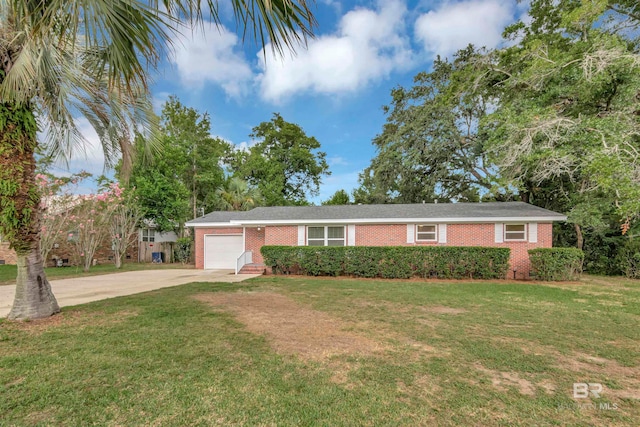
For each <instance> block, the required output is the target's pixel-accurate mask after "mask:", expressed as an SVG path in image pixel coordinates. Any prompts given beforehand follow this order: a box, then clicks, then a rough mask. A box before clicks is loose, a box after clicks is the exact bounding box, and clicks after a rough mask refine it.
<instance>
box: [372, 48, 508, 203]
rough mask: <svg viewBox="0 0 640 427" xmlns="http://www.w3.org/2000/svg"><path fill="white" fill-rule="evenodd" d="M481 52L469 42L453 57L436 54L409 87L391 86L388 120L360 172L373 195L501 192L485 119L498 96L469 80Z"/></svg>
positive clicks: (460, 196) (414, 198) (405, 198)
mask: <svg viewBox="0 0 640 427" xmlns="http://www.w3.org/2000/svg"><path fill="white" fill-rule="evenodd" d="M483 54H484V52H483V51H477V50H476V49H474V48H473V47H472V46H469V47H468V48H466V49H463V50H461V51H459V52H458V53H457V54H456V56H455V59H454V61H453V62H449V61H447V60H446V59H441V58H440V57H438V58H437V59H436V60H435V61H434V63H433V67H432V70H431V71H430V72H422V73H419V74H418V75H417V76H416V77H415V78H414V86H413V87H411V88H403V87H398V88H395V89H393V90H392V91H391V97H392V101H391V105H390V106H386V107H385V108H384V111H385V112H386V113H387V122H386V123H385V125H384V128H383V131H382V133H381V134H380V135H378V136H377V137H376V138H375V139H374V140H373V144H374V145H375V147H376V150H377V155H376V156H375V158H374V159H373V160H372V162H371V165H370V166H369V167H368V168H367V169H365V171H364V172H363V174H362V175H361V183H362V186H363V187H364V189H365V192H366V193H369V194H370V196H371V197H372V198H373V199H376V198H377V199H381V198H382V199H384V198H386V199H388V200H393V201H395V202H399V203H416V202H421V201H428V202H431V201H434V200H439V201H456V200H457V201H478V200H479V198H480V195H481V194H487V193H490V194H494V193H495V194H496V195H502V194H504V189H500V188H499V186H498V182H497V171H496V168H495V166H494V165H493V164H492V162H491V160H490V158H489V156H488V153H487V151H486V148H485V146H486V143H487V138H488V135H487V132H486V130H485V129H484V126H483V122H482V119H484V118H485V117H486V115H487V112H488V110H489V109H490V107H491V106H492V104H493V103H495V96H496V95H495V93H494V91H493V90H491V88H490V86H489V85H487V86H486V87H483V88H479V87H475V88H471V87H469V85H468V84H467V82H468V79H469V78H472V77H473V74H474V73H476V72H477V65H476V64H477V62H478V58H480V57H482V55H483ZM500 190H502V192H500ZM361 196H362V194H361Z"/></svg>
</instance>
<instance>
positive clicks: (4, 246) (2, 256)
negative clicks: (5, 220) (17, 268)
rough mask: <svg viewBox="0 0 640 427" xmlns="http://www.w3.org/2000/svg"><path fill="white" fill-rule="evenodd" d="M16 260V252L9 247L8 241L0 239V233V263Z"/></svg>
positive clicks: (0, 237)
mask: <svg viewBox="0 0 640 427" xmlns="http://www.w3.org/2000/svg"><path fill="white" fill-rule="evenodd" d="M16 261H17V257H16V253H15V251H14V250H13V249H9V242H7V241H6V240H3V239H2V234H0V265H2V264H15V263H16Z"/></svg>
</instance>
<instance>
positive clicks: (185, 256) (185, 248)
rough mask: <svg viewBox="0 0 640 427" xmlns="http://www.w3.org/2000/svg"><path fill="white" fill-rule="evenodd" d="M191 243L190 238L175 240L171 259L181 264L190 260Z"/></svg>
mask: <svg viewBox="0 0 640 427" xmlns="http://www.w3.org/2000/svg"><path fill="white" fill-rule="evenodd" d="M192 245H193V241H192V240H191V237H180V238H179V239H178V240H176V244H175V249H174V251H173V257H174V258H175V260H176V261H178V262H181V263H183V264H185V263H187V262H189V260H190V259H191V252H192V251H191V248H192Z"/></svg>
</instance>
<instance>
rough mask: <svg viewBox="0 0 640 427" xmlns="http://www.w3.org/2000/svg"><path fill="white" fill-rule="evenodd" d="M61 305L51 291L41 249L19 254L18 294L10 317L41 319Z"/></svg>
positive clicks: (57, 309)
mask: <svg viewBox="0 0 640 427" xmlns="http://www.w3.org/2000/svg"><path fill="white" fill-rule="evenodd" d="M59 311H60V307H59V306H58V302H57V301H56V297H55V296H54V295H53V292H51V285H50V284H49V281H48V280H47V276H46V275H45V273H44V265H43V262H42V257H41V256H40V250H38V249H37V248H36V249H33V250H31V251H30V253H28V254H26V255H25V254H18V277H17V279H16V296H15V299H14V300H13V307H12V308H11V312H10V313H9V319H40V318H43V317H49V316H51V315H52V314H55V313H58V312H59Z"/></svg>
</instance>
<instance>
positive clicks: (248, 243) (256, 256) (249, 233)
mask: <svg viewBox="0 0 640 427" xmlns="http://www.w3.org/2000/svg"><path fill="white" fill-rule="evenodd" d="M264 242H265V227H260V230H258V228H257V227H255V228H249V227H247V228H245V246H244V250H245V251H253V262H254V263H256V264H262V263H263V262H264V260H263V259H262V254H260V248H261V247H263V246H264Z"/></svg>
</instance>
